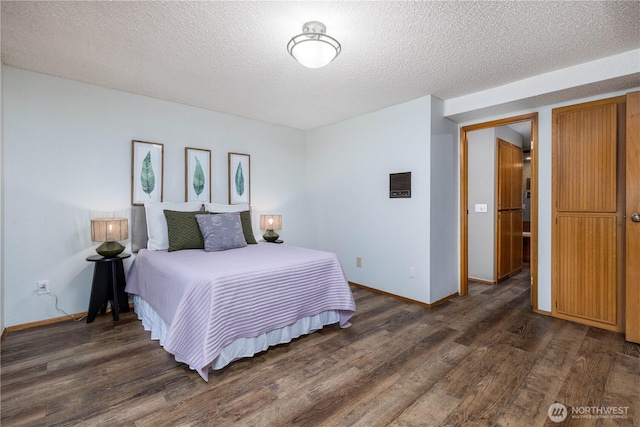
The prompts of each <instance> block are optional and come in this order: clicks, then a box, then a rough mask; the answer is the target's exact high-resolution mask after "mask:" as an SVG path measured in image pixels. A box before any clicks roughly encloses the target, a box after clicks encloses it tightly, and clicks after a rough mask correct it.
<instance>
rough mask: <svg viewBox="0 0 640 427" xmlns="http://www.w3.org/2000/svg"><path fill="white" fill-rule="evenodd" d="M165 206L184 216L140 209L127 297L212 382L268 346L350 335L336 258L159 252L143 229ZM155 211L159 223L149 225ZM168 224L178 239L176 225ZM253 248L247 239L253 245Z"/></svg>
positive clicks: (350, 303) (292, 250)
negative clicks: (328, 331)
mask: <svg viewBox="0 0 640 427" xmlns="http://www.w3.org/2000/svg"><path fill="white" fill-rule="evenodd" d="M165 206H168V207H170V208H176V207H177V205H176V204H173V205H167V204H162V205H158V206H154V207H153V209H151V207H150V206H146V209H145V208H143V207H137V206H136V207H134V208H133V211H132V250H133V252H137V255H136V257H135V259H134V261H133V263H132V265H131V267H130V268H129V271H128V272H127V287H126V291H127V292H128V293H129V294H132V295H133V301H134V307H135V312H136V313H137V315H138V318H139V319H140V320H141V321H142V325H143V327H144V328H145V329H146V330H149V331H151V338H152V339H157V340H159V341H160V345H162V346H163V347H164V349H165V350H166V351H167V352H169V353H171V354H172V355H174V356H175V358H176V360H177V361H178V362H182V363H186V364H188V365H189V367H190V368H191V369H193V370H196V371H197V372H198V374H199V375H200V376H201V377H202V378H203V379H204V380H205V381H208V378H209V370H210V369H222V368H224V367H225V366H226V365H228V364H229V363H231V362H233V361H234V360H237V359H240V358H243V357H251V356H253V355H254V354H256V353H259V352H261V351H264V350H266V349H267V348H268V347H269V346H273V345H277V344H283V343H288V342H290V341H291V340H292V339H294V338H297V337H299V336H302V335H305V334H309V333H312V332H314V331H316V330H319V329H321V328H322V327H324V326H326V325H330V324H339V325H340V327H342V328H346V327H348V326H350V323H349V320H350V318H351V316H352V315H353V314H354V313H355V303H354V300H353V296H352V294H351V290H350V289H349V285H348V282H347V281H346V279H345V276H344V273H343V271H342V267H341V265H340V262H339V260H338V258H337V256H336V255H335V254H333V253H330V252H324V251H318V250H313V249H307V248H300V247H294V246H290V245H286V244H273V243H266V242H258V243H252V244H245V245H243V246H241V247H237V248H233V249H228V250H214V251H208V250H205V249H199V248H195V249H194V248H181V249H180V250H172V251H169V250H168V249H167V250H164V249H162V246H160V249H158V246H157V245H155V244H152V240H153V237H154V236H152V235H153V234H155V231H154V229H153V228H154V226H149V224H147V226H146V227H145V224H144V222H147V223H155V222H156V220H155V219H158V218H160V217H159V216H157V213H158V211H157V209H156V208H163V207H165ZM179 207H180V208H181V209H184V211H185V212H188V211H190V209H191V210H192V209H193V206H187V205H185V204H181V205H180V206H179ZM205 209H207V212H215V211H220V210H222V211H225V212H226V211H229V210H231V211H238V210H239V209H243V207H242V206H240V207H238V206H236V205H234V206H232V207H224V205H216V206H207V205H205ZM154 210H155V212H156V218H155V219H153V218H152V217H151V216H150V213H151V212H153V211H154ZM243 212H248V211H243ZM192 213H193V214H195V215H197V217H199V218H201V219H202V218H203V215H198V214H197V212H193V211H192ZM167 215H168V214H167ZM229 215H231V214H229ZM180 216H182V217H185V218H189V217H190V215H189V214H187V213H184V214H180ZM166 219H167V221H168V223H169V225H168V227H169V230H171V227H174V225H172V223H171V221H169V219H170V217H169V216H167V217H166ZM204 219H206V220H208V219H209V218H204ZM158 222H160V225H159V228H160V229H162V224H161V221H158ZM165 224H166V222H165ZM157 225H158V224H156V226H157ZM244 225H246V224H243V226H244ZM190 226H191V227H193V224H191V223H190ZM165 227H167V226H166V225H165ZM136 230H138V231H136ZM140 230H145V231H146V233H144V232H141V231H140ZM181 231H184V230H181ZM191 231H193V230H191ZM244 231H245V232H247V230H246V227H245V230H244ZM249 232H252V231H251V230H250V221H249ZM183 234H184V233H183ZM145 239H146V242H145ZM250 239H251V237H250V236H249V235H247V239H246V241H247V242H248V241H249V240H250ZM205 240H206V239H205ZM145 243H146V245H145ZM145 246H147V247H145ZM187 246H188V245H187Z"/></svg>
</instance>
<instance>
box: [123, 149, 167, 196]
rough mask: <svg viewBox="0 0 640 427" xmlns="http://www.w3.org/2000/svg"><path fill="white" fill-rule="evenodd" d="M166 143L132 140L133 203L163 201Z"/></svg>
mask: <svg viewBox="0 0 640 427" xmlns="http://www.w3.org/2000/svg"><path fill="white" fill-rule="evenodd" d="M163 169H164V144H159V143H157V142H146V141H138V140H135V139H134V140H132V141H131V204H132V205H142V204H144V202H161V201H162V191H163V182H164V181H163V179H164V177H163V173H164V172H163Z"/></svg>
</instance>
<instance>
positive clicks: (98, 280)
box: [87, 252, 131, 323]
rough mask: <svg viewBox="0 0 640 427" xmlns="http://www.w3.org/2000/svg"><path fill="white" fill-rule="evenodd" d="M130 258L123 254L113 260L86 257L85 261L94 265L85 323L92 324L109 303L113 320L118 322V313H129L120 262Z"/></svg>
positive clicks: (122, 269)
mask: <svg viewBox="0 0 640 427" xmlns="http://www.w3.org/2000/svg"><path fill="white" fill-rule="evenodd" d="M130 256H131V254H127V253H124V252H123V253H121V254H120V255H118V256H116V257H113V258H105V257H103V256H102V255H92V256H89V257H87V261H90V262H93V263H95V267H94V269H93V283H92V284H91V299H90V300H89V311H88V313H87V323H91V322H93V320H94V319H95V318H96V315H97V314H98V312H100V314H104V313H105V312H106V311H107V303H108V302H109V301H111V314H112V315H113V320H119V312H120V311H122V312H123V313H127V312H128V311H129V298H128V296H127V293H126V292H125V291H124V288H125V285H126V282H125V278H124V267H123V265H122V260H123V259H125V258H129V257H130Z"/></svg>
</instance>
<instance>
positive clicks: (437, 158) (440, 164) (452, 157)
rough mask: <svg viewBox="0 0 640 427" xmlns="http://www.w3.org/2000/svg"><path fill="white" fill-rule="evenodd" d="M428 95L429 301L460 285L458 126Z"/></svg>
mask: <svg viewBox="0 0 640 427" xmlns="http://www.w3.org/2000/svg"><path fill="white" fill-rule="evenodd" d="M430 98H431V142H430V146H431V175H430V177H431V183H430V188H431V192H430V196H431V201H430V227H429V233H430V239H429V241H430V245H431V250H430V267H429V271H430V272H431V281H430V300H429V302H435V301H438V300H440V299H442V298H444V297H447V296H449V295H452V294H455V293H457V292H458V288H459V284H460V238H459V236H460V234H459V228H460V221H459V215H460V209H459V206H460V203H459V200H460V195H459V188H460V179H459V177H460V172H459V171H460V168H459V159H460V152H459V144H458V140H457V139H458V138H457V135H458V128H457V125H456V123H455V122H452V121H451V120H448V119H445V118H444V117H443V113H442V111H443V102H442V100H440V99H438V98H436V97H433V96H432V97H430Z"/></svg>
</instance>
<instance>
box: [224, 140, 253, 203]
mask: <svg viewBox="0 0 640 427" xmlns="http://www.w3.org/2000/svg"><path fill="white" fill-rule="evenodd" d="M243 203H246V204H250V203H251V156H249V154H242V153H229V204H230V205H238V204H243Z"/></svg>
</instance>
